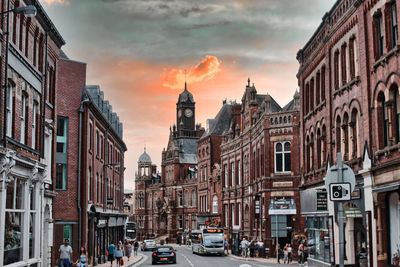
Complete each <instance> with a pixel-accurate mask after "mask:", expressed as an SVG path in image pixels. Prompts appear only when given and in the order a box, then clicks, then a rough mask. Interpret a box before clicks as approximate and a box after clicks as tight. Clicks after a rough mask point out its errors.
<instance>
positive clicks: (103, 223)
mask: <svg viewBox="0 0 400 267" xmlns="http://www.w3.org/2000/svg"><path fill="white" fill-rule="evenodd" d="M106 226H107V220H106V219H100V220H99V221H98V222H97V227H106Z"/></svg>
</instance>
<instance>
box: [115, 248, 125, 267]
mask: <svg viewBox="0 0 400 267" xmlns="http://www.w3.org/2000/svg"><path fill="white" fill-rule="evenodd" d="M123 256H124V254H123V252H122V247H121V245H120V244H118V245H117V248H116V249H115V260H116V262H117V267H118V266H121V259H122V257H123Z"/></svg>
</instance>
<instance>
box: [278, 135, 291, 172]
mask: <svg viewBox="0 0 400 267" xmlns="http://www.w3.org/2000/svg"><path fill="white" fill-rule="evenodd" d="M290 153H291V152H290V142H277V143H275V172H290V171H291V157H290Z"/></svg>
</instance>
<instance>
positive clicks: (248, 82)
mask: <svg viewBox="0 0 400 267" xmlns="http://www.w3.org/2000/svg"><path fill="white" fill-rule="evenodd" d="M247 86H248V87H250V77H249V78H248V79H247Z"/></svg>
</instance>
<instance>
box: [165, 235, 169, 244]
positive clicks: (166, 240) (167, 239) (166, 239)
mask: <svg viewBox="0 0 400 267" xmlns="http://www.w3.org/2000/svg"><path fill="white" fill-rule="evenodd" d="M165 242H166V243H167V245H168V242H169V238H168V237H166V238H165Z"/></svg>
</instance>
